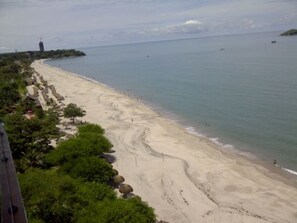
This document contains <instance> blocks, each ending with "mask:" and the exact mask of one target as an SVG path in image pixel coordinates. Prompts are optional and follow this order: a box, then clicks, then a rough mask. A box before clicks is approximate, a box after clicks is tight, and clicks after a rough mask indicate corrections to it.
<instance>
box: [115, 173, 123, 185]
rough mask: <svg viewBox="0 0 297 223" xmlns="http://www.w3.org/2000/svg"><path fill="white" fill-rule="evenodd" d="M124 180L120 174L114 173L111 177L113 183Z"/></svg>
mask: <svg viewBox="0 0 297 223" xmlns="http://www.w3.org/2000/svg"><path fill="white" fill-rule="evenodd" d="M124 181H125V178H124V177H122V176H120V175H116V176H114V177H113V182H114V184H116V185H118V184H120V183H123V182H124Z"/></svg>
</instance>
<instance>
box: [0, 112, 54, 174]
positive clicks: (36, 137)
mask: <svg viewBox="0 0 297 223" xmlns="http://www.w3.org/2000/svg"><path fill="white" fill-rule="evenodd" d="M52 119H53V118H51V114H46V116H45V118H44V119H39V118H34V119H30V120H28V119H26V118H25V117H24V116H23V115H22V114H21V113H19V112H17V113H15V114H11V115H7V116H5V118H4V122H5V129H6V132H7V134H8V139H9V143H10V148H11V151H12V155H13V157H14V159H15V160H16V164H17V166H16V167H17V170H18V171H21V172H23V171H25V170H26V169H28V168H29V167H37V166H40V165H42V159H43V157H44V154H46V153H48V152H49V151H51V150H52V146H51V145H50V142H51V139H53V138H57V137H58V136H59V132H58V128H57V127H56V125H55V124H56V123H55V122H54V121H53V120H52Z"/></svg>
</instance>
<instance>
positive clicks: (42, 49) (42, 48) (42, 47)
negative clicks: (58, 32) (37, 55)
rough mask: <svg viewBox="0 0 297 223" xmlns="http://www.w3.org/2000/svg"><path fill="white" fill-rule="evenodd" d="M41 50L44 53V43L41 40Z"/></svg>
mask: <svg viewBox="0 0 297 223" xmlns="http://www.w3.org/2000/svg"><path fill="white" fill-rule="evenodd" d="M39 50H40V52H44V46H43V42H42V41H41V40H40V42H39Z"/></svg>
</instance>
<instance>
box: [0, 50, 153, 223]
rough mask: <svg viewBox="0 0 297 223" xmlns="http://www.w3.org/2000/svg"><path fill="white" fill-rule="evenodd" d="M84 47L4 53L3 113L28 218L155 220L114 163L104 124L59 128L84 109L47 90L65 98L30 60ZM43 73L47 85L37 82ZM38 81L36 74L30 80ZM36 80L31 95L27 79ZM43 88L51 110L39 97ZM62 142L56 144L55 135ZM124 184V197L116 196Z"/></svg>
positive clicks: (0, 63)
mask: <svg viewBox="0 0 297 223" xmlns="http://www.w3.org/2000/svg"><path fill="white" fill-rule="evenodd" d="M73 52H78V51H70V52H67V51H65V50H64V51H56V52H44V54H42V53H32V52H31V53H30V52H27V53H16V54H4V55H0V102H1V108H0V118H1V120H2V121H3V122H4V123H5V125H4V126H5V129H6V131H7V133H8V137H9V142H10V146H11V150H12V155H13V157H14V161H15V165H16V170H17V172H18V177H19V181H20V186H21V191H22V195H23V198H24V202H25V207H26V211H27V216H28V220H29V222H54V223H55V222H102V223H104V222H115V223H116V222H127V223H128V222H129V223H133V222H135V223H136V222H137V223H142V222H143V223H146V222H147V223H152V222H156V217H155V214H154V211H153V209H152V208H151V207H149V206H148V205H147V204H146V203H145V202H143V201H141V199H140V198H139V197H138V196H133V194H132V193H131V192H132V191H133V188H132V187H131V186H130V185H127V184H123V182H124V178H123V177H122V176H119V175H118V171H116V170H114V169H113V168H112V165H111V164H110V163H109V162H108V161H109V160H110V159H108V157H109V158H110V157H112V155H111V154H110V153H108V152H111V151H110V149H111V148H112V144H111V143H110V142H109V140H108V139H107V138H106V137H105V136H104V130H103V129H102V128H101V127H100V126H99V125H94V124H81V125H79V126H78V132H77V134H76V135H75V136H73V137H71V138H69V139H65V133H63V132H61V130H60V129H58V127H57V126H58V125H59V124H60V119H61V116H63V115H64V116H65V117H68V118H70V119H71V123H68V124H69V125H73V124H75V118H76V117H82V116H83V115H84V114H85V112H84V111H83V110H82V109H80V108H79V107H77V106H76V105H74V104H70V105H68V106H66V107H65V108H63V109H61V107H59V106H58V105H57V103H56V101H55V100H54V99H52V98H50V97H49V89H50V91H51V92H52V94H53V96H55V97H56V99H57V101H59V102H61V101H62V100H63V98H62V96H61V95H59V94H58V93H57V92H56V91H55V90H54V87H53V86H51V87H48V86H47V83H46V81H45V80H43V78H42V77H41V76H40V75H39V74H36V76H35V77H32V75H33V74H34V70H32V68H31V67H30V63H31V62H32V59H36V58H47V57H49V56H50V57H62V55H72V54H77V55H83V54H81V53H73ZM36 78H39V80H40V81H41V84H42V86H40V84H38V83H36ZM29 79H30V80H32V81H30V80H29ZM32 84H33V85H34V86H32V89H34V90H33V91H34V94H33V95H29V94H28V93H27V90H26V86H27V85H32ZM39 91H40V92H41V94H42V95H43V99H44V100H45V101H46V105H47V110H43V109H42V107H41V103H40V101H39V99H38V98H39V94H38V92H39ZM53 140H54V141H57V142H59V141H60V142H59V143H58V146H57V147H56V148H55V147H54V146H53V145H52V142H53ZM116 188H119V189H120V191H121V192H122V193H123V198H125V199H122V198H118V196H117V195H116V192H115V189H116Z"/></svg>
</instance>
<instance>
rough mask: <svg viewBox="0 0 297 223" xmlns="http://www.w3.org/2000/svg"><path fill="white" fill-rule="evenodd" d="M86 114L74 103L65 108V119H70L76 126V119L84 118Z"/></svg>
mask: <svg viewBox="0 0 297 223" xmlns="http://www.w3.org/2000/svg"><path fill="white" fill-rule="evenodd" d="M85 114H86V111H84V110H83V109H81V108H79V107H77V105H76V104H73V103H70V104H68V105H67V107H66V108H64V116H65V118H70V119H71V120H72V123H73V124H74V119H75V118H76V117H83V116H85Z"/></svg>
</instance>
